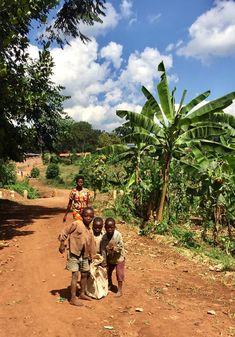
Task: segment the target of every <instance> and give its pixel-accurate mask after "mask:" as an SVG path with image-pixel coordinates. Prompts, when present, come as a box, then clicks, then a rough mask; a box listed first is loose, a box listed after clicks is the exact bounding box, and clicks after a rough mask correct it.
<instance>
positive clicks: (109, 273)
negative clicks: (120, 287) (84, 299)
mask: <svg viewBox="0 0 235 337" xmlns="http://www.w3.org/2000/svg"><path fill="white" fill-rule="evenodd" d="M113 270H114V266H113V265H110V264H109V265H108V268H107V275H108V285H109V289H110V290H112V288H113V281H112V273H113Z"/></svg>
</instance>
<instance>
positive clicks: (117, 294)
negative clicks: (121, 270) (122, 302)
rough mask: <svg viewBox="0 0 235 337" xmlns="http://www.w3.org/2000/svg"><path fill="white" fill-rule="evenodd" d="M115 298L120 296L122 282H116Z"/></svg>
mask: <svg viewBox="0 0 235 337" xmlns="http://www.w3.org/2000/svg"><path fill="white" fill-rule="evenodd" d="M115 296H116V297H121V296H122V281H118V292H117V293H116V295H115Z"/></svg>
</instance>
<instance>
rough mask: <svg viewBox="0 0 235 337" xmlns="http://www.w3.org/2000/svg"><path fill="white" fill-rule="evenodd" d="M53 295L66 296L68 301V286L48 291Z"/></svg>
mask: <svg viewBox="0 0 235 337" xmlns="http://www.w3.org/2000/svg"><path fill="white" fill-rule="evenodd" d="M50 293H51V295H53V296H58V295H59V296H60V297H61V298H66V299H67V300H68V301H69V300H70V286H68V287H67V288H63V289H53V290H51V291H50Z"/></svg>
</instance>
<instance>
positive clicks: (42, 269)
mask: <svg viewBox="0 0 235 337" xmlns="http://www.w3.org/2000/svg"><path fill="white" fill-rule="evenodd" d="M57 195H58V194H57ZM66 203H67V193H61V196H56V197H54V198H44V199H38V200H32V201H27V202H23V201H20V203H17V202H12V201H8V202H6V201H4V202H3V201H1V203H0V207H1V208H0V212H1V214H0V216H1V227H0V243H1V247H0V286H1V295H0V336H1V337H7V336H8V337H11V336H18V337H21V336H25V337H32V336H43V337H67V336H68V337H73V336H79V337H108V336H116V337H124V336H125V337H158V336H159V337H189V336H197V337H199V336H200V337H214V336H223V337H227V336H235V324H234V323H235V321H234V312H235V307H234V303H235V298H234V295H235V291H234V289H233V288H232V284H230V283H232V282H231V280H230V275H229V273H227V274H226V275H225V273H216V272H213V271H209V270H208V266H206V265H205V266H202V265H199V264H196V263H195V262H194V261H192V260H189V259H187V258H184V257H182V256H180V255H179V254H178V253H177V252H175V251H174V250H173V248H171V247H168V246H167V245H165V244H164V243H161V242H159V241H154V240H151V239H147V238H143V237H139V236H138V235H137V234H136V233H135V231H134V230H131V229H128V228H127V227H124V226H118V228H119V229H120V230H121V231H122V233H123V236H124V241H125V244H126V250H127V260H126V282H125V285H124V296H123V297H122V298H115V297H114V295H113V293H110V294H109V295H108V296H107V297H106V298H104V299H102V300H99V301H96V300H93V301H91V302H87V301H84V302H83V304H84V306H83V307H74V306H71V305H70V304H69V303H68V300H67V299H68V298H69V288H68V286H69V284H70V278H71V275H70V273H69V272H67V271H66V270H64V266H65V259H66V258H65V256H62V255H60V254H59V252H58V241H57V236H58V233H59V232H60V230H61V228H63V226H64V224H63V223H62V218H63V213H64V209H65V206H66ZM70 219H71V218H70ZM68 221H69V219H68ZM1 248H2V249H1ZM225 282H226V283H227V284H225ZM136 308H141V310H142V311H139V312H138V311H136ZM105 327H106V328H105ZM107 327H109V329H110V330H108V329H107Z"/></svg>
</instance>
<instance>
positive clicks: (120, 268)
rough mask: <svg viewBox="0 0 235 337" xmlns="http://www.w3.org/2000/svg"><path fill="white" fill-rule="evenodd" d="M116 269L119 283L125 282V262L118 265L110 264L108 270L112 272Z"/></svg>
mask: <svg viewBox="0 0 235 337" xmlns="http://www.w3.org/2000/svg"><path fill="white" fill-rule="evenodd" d="M115 268H116V277H117V281H122V282H123V281H124V269H125V260H124V261H122V262H119V263H117V264H111V263H108V270H109V271H110V272H112V271H113V270H114V269H115Z"/></svg>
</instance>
